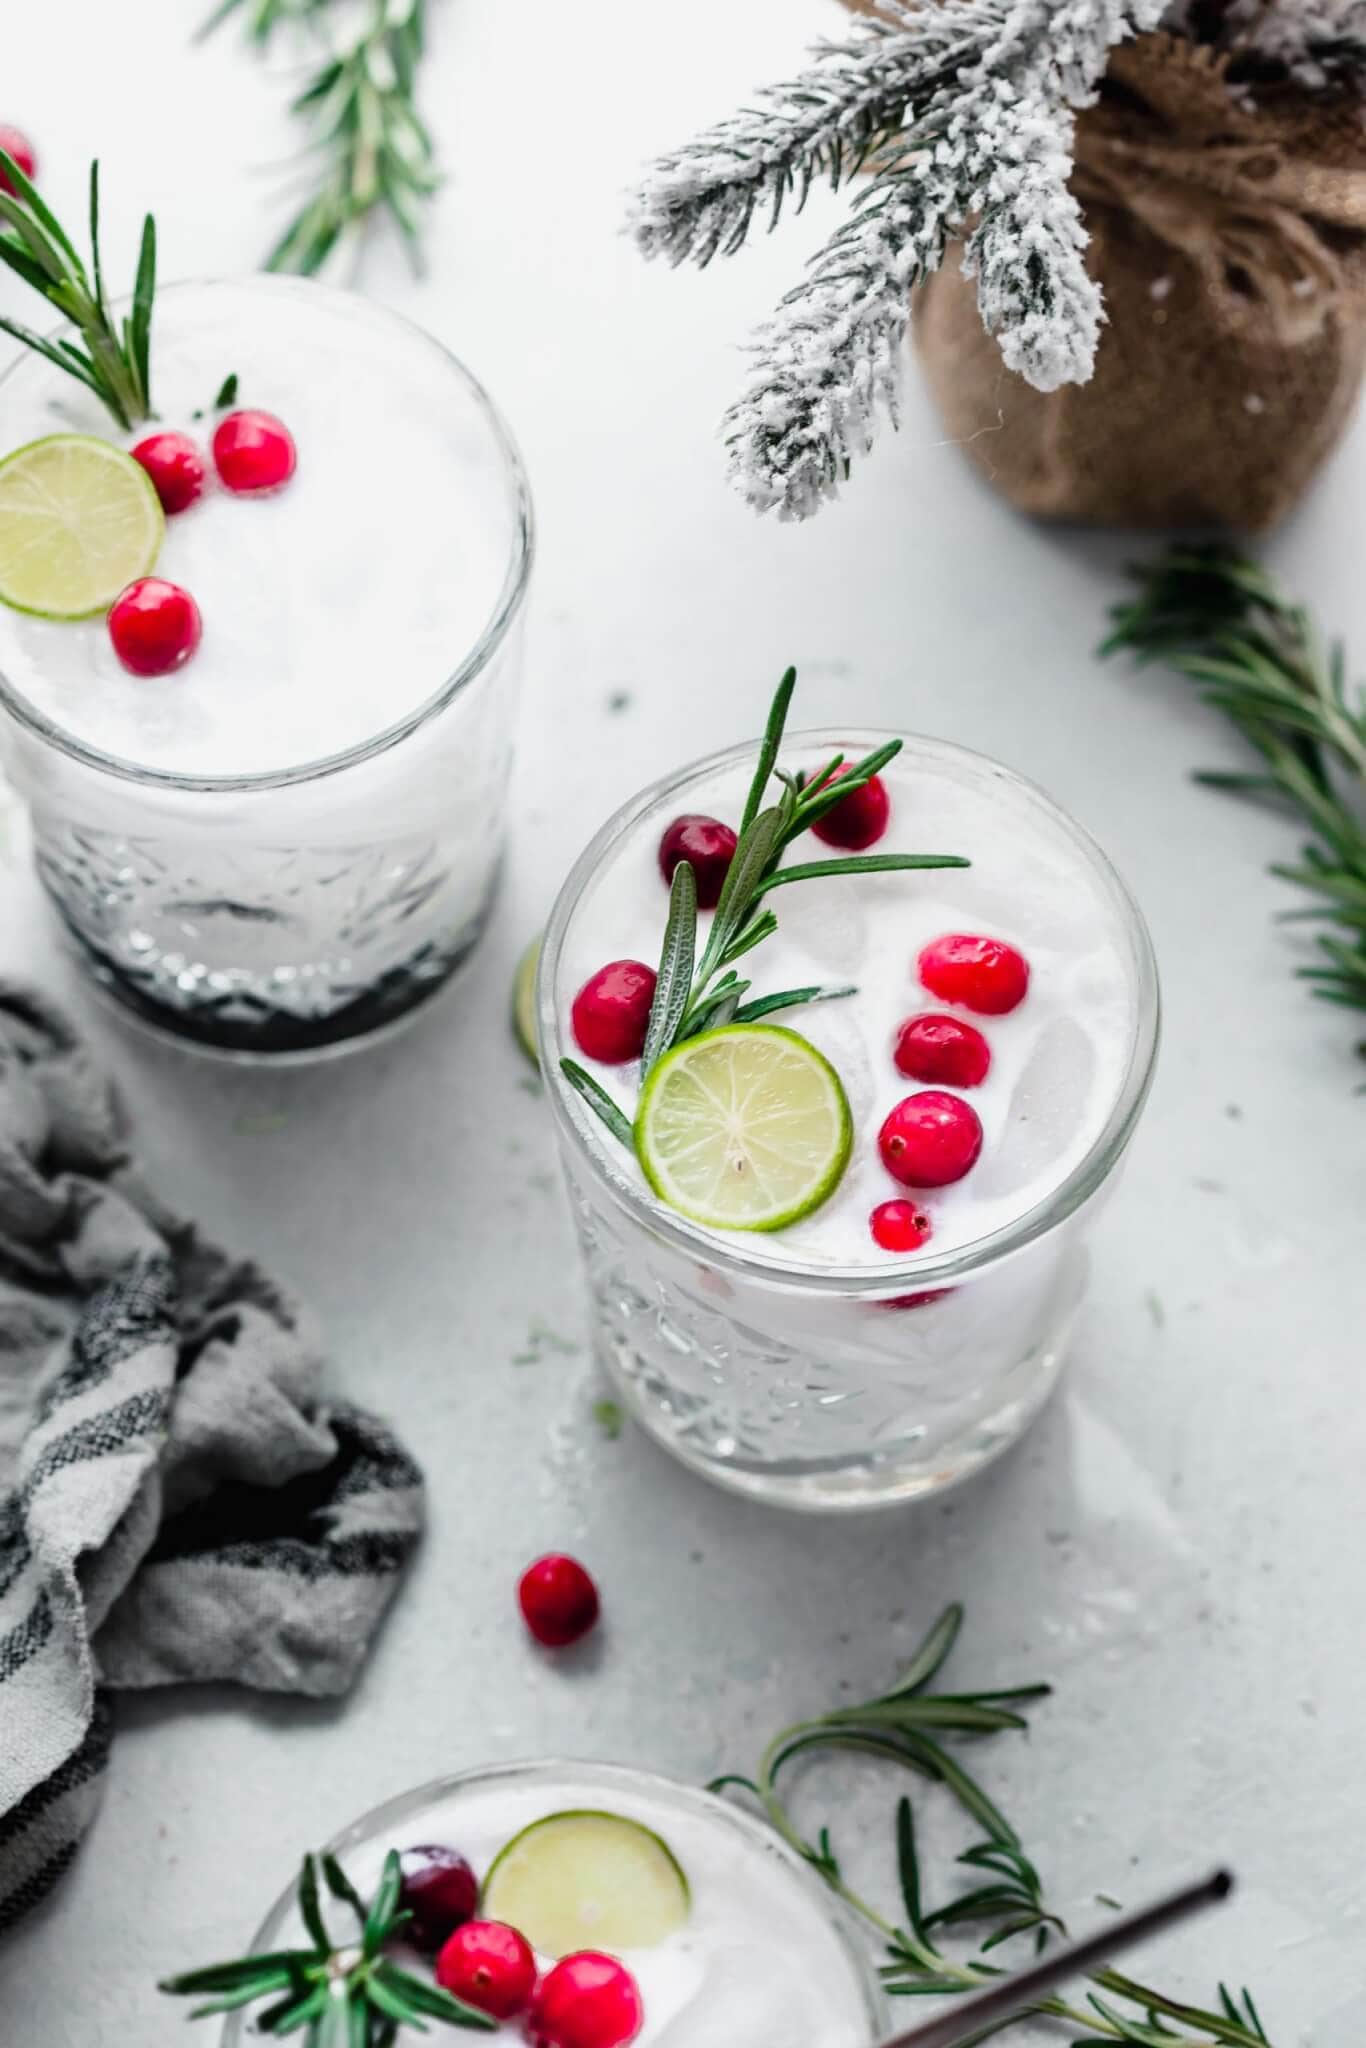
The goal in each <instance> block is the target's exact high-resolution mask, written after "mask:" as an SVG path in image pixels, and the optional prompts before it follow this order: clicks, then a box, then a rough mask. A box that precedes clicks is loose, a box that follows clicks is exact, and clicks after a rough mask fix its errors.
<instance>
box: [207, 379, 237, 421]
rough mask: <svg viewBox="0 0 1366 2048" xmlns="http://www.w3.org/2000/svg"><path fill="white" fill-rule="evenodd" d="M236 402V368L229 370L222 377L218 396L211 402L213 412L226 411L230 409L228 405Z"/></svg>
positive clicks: (230, 405)
mask: <svg viewBox="0 0 1366 2048" xmlns="http://www.w3.org/2000/svg"><path fill="white" fill-rule="evenodd" d="M236 403H237V372H236V370H231V371H229V373H228V375H227V376H226V377H225V378H224V379H223V382H222V384H221V385H220V386H219V389H218V396H217V398H215V400H214V402H213V409H214V411H215V412H227V411H228V410H229V409H230V407H232V406H234V405H236Z"/></svg>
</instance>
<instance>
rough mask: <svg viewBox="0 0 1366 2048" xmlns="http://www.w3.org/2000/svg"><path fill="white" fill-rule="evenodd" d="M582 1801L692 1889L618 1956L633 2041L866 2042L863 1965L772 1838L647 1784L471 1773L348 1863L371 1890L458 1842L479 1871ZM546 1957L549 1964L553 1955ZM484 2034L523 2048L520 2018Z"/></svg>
mask: <svg viewBox="0 0 1366 2048" xmlns="http://www.w3.org/2000/svg"><path fill="white" fill-rule="evenodd" d="M583 1809H588V1810H590V1811H602V1810H607V1811H610V1812H612V1813H617V1814H621V1815H622V1816H623V1817H624V1818H626V1819H629V1820H635V1821H639V1822H640V1823H641V1824H642V1825H644V1826H645V1827H648V1828H650V1829H652V1830H653V1831H654V1832H655V1833H656V1834H658V1835H659V1836H660V1837H661V1838H662V1839H663V1840H664V1841H666V1842H667V1843H668V1846H669V1848H670V1849H671V1850H672V1852H673V1854H674V1856H675V1857H676V1859H677V1861H678V1863H679V1864H680V1866H681V1868H682V1870H683V1872H684V1875H685V1876H686V1878H687V1880H688V1886H689V1890H690V1893H691V1910H690V1912H689V1915H688V1918H687V1920H686V1921H685V1922H684V1924H683V1926H682V1927H681V1928H679V1929H678V1930H677V1932H675V1933H673V1934H671V1935H669V1936H667V1937H666V1938H665V1940H664V1941H662V1942H661V1943H659V1944H658V1945H657V1946H656V1947H654V1948H649V1949H627V1950H623V1951H621V1952H620V1958H619V1959H620V1960H621V1961H622V1962H624V1963H625V1964H626V1966H627V1968H628V1969H629V1970H630V1971H631V1974H632V1975H633V1976H634V1978H635V1980H636V1982H637V1984H638V1985H639V1987H640V1994H641V1999H642V2002H643V2004H644V2007H645V2025H644V2028H643V2029H642V2031H641V2033H640V2034H639V2036H638V2037H637V2048H739V2044H740V2043H743V2044H744V2048H792V2043H793V2041H794V2040H795V2039H796V2038H797V2035H798V2034H799V2035H800V2038H801V2041H802V2043H803V2048H861V2044H863V2043H865V2042H866V2041H867V2038H868V2017H867V2008H866V2003H865V1999H864V1994H863V1991H862V1986H861V1983H860V1980H859V1976H858V1973H857V1970H856V1966H855V1964H854V1961H853V1959H852V1957H851V1955H850V1954H849V1952H848V1950H847V1949H846V1947H845V1946H844V1944H843V1943H842V1942H841V1941H840V1940H839V1939H838V1938H837V1936H836V1934H835V1931H834V1928H833V1926H832V1924H831V1919H830V1917H829V1916H828V1915H827V1913H826V1912H825V1911H823V1909H822V1905H821V1903H820V1902H819V1901H818V1899H816V1898H815V1897H813V1896H812V1893H811V1890H810V1889H809V1887H808V1886H807V1885H805V1884H803V1883H801V1882H799V1881H798V1880H797V1879H795V1878H794V1876H793V1873H792V1872H791V1870H790V1869H789V1868H788V1867H787V1865H786V1863H785V1862H784V1861H782V1860H781V1859H780V1857H779V1855H778V1854H777V1851H776V1847H775V1849H774V1850H773V1851H770V1850H768V1849H767V1848H766V1847H765V1846H764V1845H763V1844H762V1843H761V1842H760V1841H756V1840H754V1839H753V1838H751V1837H750V1836H749V1835H748V1834H747V1833H741V1832H740V1831H739V1830H738V1829H736V1828H734V1827H731V1826H730V1825H728V1824H727V1822H726V1820H725V1818H724V1816H721V1815H716V1814H713V1813H710V1812H708V1811H707V1810H706V1809H705V1808H704V1807H701V1806H700V1805H698V1804H695V1803H693V1802H692V1801H691V1800H689V1801H688V1802H687V1803H684V1802H682V1801H679V1802H678V1803H675V1801H674V1799H672V1798H669V1797H667V1795H666V1796H664V1797H661V1798H659V1799H652V1798H651V1797H650V1796H649V1793H648V1791H647V1790H646V1789H644V1788H641V1789H636V1788H635V1787H631V1788H629V1789H628V1788H626V1787H624V1786H622V1787H618V1786H616V1785H612V1786H611V1787H610V1788H608V1787H605V1786H604V1784H603V1782H602V1781H601V1780H600V1779H596V1778H594V1777H592V1776H591V1775H590V1776H586V1777H585V1779H584V1781H583V1782H582V1783H580V1782H576V1781H575V1780H574V1779H573V1778H572V1777H571V1776H568V1775H567V1776H566V1778H565V1780H564V1781H563V1782H562V1783H556V1784H555V1785H553V1786H547V1785H546V1784H544V1783H524V1784H517V1783H509V1782H507V1781H500V1780H499V1779H497V1778H494V1779H491V1780H490V1781H489V1782H488V1783H486V1784H481V1783H479V1782H478V1781H477V1780H475V1781H473V1782H472V1783H470V1784H469V1785H466V1786H463V1787H461V1788H459V1789H457V1790H456V1791H455V1792H453V1793H452V1794H450V1795H449V1796H448V1797H447V1798H445V1799H438V1800H437V1801H434V1802H433V1804H432V1805H431V1806H430V1807H429V1808H428V1809H426V1810H425V1811H424V1812H421V1813H418V1814H415V1815H409V1816H405V1818H404V1820H403V1821H402V1822H401V1823H399V1824H395V1825H393V1826H391V1827H390V1828H389V1829H388V1831H387V1832H386V1833H385V1835H384V1837H383V1839H382V1840H381V1839H379V1838H378V1837H376V1838H373V1839H372V1840H371V1841H369V1842H368V1843H366V1844H365V1845H364V1846H363V1847H359V1848H356V1849H354V1850H347V1851H346V1852H345V1854H344V1856H343V1861H344V1863H345V1866H346V1870H347V1874H348V1875H349V1876H350V1877H351V1879H352V1881H353V1882H354V1883H355V1884H357V1885H358V1887H359V1889H360V1890H361V1891H362V1893H364V1894H366V1895H367V1896H368V1895H369V1893H370V1891H371V1890H372V1889H373V1887H374V1886H375V1884H376V1883H377V1882H378V1880H379V1874H380V1867H381V1864H382V1862H383V1858H384V1855H385V1852H386V1851H387V1850H388V1849H390V1848H396V1849H399V1850H402V1849H405V1848H410V1847H418V1846H421V1845H423V1844H440V1845H442V1846H445V1847H449V1848H452V1849H455V1850H457V1851H458V1852H459V1854H461V1855H462V1856H464V1857H466V1858H467V1859H468V1860H469V1862H470V1863H471V1864H472V1865H473V1866H474V1869H475V1872H476V1873H477V1875H478V1876H479V1877H480V1879H481V1880H482V1879H483V1878H484V1876H485V1875H486V1873H487V1871H488V1869H489V1867H490V1865H491V1864H492V1862H493V1860H494V1858H495V1856H496V1855H497V1854H498V1851H499V1850H500V1849H501V1848H502V1847H503V1846H504V1845H505V1844H506V1843H507V1842H509V1841H510V1840H511V1839H512V1837H513V1836H514V1835H516V1834H518V1833H520V1831H521V1830H522V1829H523V1828H525V1827H527V1826H529V1825H530V1824H531V1823H532V1822H533V1821H536V1820H542V1819H545V1818H546V1817H547V1816H548V1815H550V1814H552V1813H564V1812H570V1811H576V1810H583ZM832 1911H833V1908H832ZM272 1939H274V1936H272ZM405 1960H407V1959H406V1958H405ZM540 1960H541V1963H542V1967H543V1968H548V1967H549V1964H550V1961H551V1960H552V1959H551V1958H545V1957H543V1958H541V1959H540ZM794 2023H795V2029H796V2031H795V2032H794ZM483 2038H484V2039H485V2040H487V2041H489V2042H490V2043H499V2042H505V2041H506V2042H508V2043H512V2042H516V2043H518V2044H520V2048H525V2042H526V2033H525V2029H524V2027H523V2025H522V2023H521V2021H520V2020H516V2021H510V2022H507V2023H505V2024H504V2025H503V2026H501V2027H499V2028H497V2029H496V2030H495V2031H494V2032H493V2033H492V2034H486V2035H484V2036H483Z"/></svg>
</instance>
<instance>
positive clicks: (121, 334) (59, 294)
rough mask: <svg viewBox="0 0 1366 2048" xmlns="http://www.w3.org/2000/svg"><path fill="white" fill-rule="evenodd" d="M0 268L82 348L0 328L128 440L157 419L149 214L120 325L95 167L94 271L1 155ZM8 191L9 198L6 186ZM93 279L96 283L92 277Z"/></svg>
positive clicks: (12, 324)
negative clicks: (71, 331) (88, 399)
mask: <svg viewBox="0 0 1366 2048" xmlns="http://www.w3.org/2000/svg"><path fill="white" fill-rule="evenodd" d="M0 172H3V173H4V178H3V179H0V262H3V263H5V264H7V265H8V266H9V268H10V269H11V270H12V271H13V272H14V273H15V275H16V276H17V277H21V278H22V279H23V281H24V283H25V284H28V285H32V287H33V289H34V291H36V292H40V293H41V294H42V296H43V297H44V298H45V299H46V300H47V302H48V304H49V305H50V306H52V307H54V308H55V309H56V311H57V312H58V313H60V314H61V316H62V318H63V320H66V321H69V322H70V324H71V326H73V327H74V328H75V329H76V330H77V333H78V334H79V336H80V340H79V341H71V340H67V339H66V338H65V337H60V338H58V339H57V340H55V341H49V340H48V339H47V338H46V336H44V335H41V334H35V333H34V332H33V330H32V329H31V328H28V327H25V326H23V325H22V324H21V323H20V322H19V321H17V320H8V319H4V318H0V328H2V329H3V330H4V332H5V333H6V334H9V335H12V336H13V338H14V339H15V340H16V341H20V342H22V343H23V345H24V347H25V348H31V349H33V350H35V351H36V353H37V354H38V355H40V356H45V357H46V358H47V360H48V361H49V362H50V363H54V364H55V365H56V367H57V368H58V369H59V370H63V371H65V373H66V375H67V376H69V377H75V378H76V379H77V380H78V381H79V382H80V383H82V384H84V385H85V386H86V388H87V390H90V391H93V392H94V394H95V396H96V398H98V399H99V400H100V403H101V404H102V405H104V406H106V407H107V408H108V410H109V412H110V413H112V415H113V417H114V419H115V421H116V423H117V424H118V425H119V426H120V427H121V428H123V430H124V431H125V433H126V432H128V431H130V430H131V429H132V428H133V427H135V426H137V425H138V423H139V422H140V421H142V420H149V419H151V417H152V375H151V343H152V302H153V299H154V298H155V295H156V270H157V237H156V223H155V221H154V220H153V219H152V216H151V214H150V213H149V214H148V215H147V218H146V220H145V221H144V222H143V225H142V245H141V249H140V252H139V255H138V268H137V277H136V280H135V282H134V285H133V297H132V303H131V305H130V307H129V310H128V312H127V314H126V315H125V316H124V319H123V321H122V323H120V322H118V321H117V320H116V319H115V317H114V315H113V313H112V312H111V310H110V306H109V300H108V297H107V296H106V293H105V288H104V270H103V266H102V264H101V261H100V167H99V165H98V163H92V164H91V166H90V270H87V269H86V266H85V264H84V263H83V262H82V260H81V258H80V256H79V255H78V254H77V251H76V249H75V246H74V245H73V243H72V241H71V238H70V236H69V235H68V234H67V232H66V230H65V229H64V228H63V226H62V224H61V222H60V221H59V220H58V219H57V217H56V215H55V214H54V213H53V212H52V211H51V209H50V208H49V207H48V206H47V204H46V203H45V202H44V200H43V199H42V198H41V197H40V196H39V194H38V192H37V190H36V188H35V187H34V186H33V184H32V183H31V182H30V180H29V179H28V178H26V177H25V176H24V174H23V172H22V171H21V170H20V168H19V166H18V164H16V163H15V161H14V159H13V157H12V156H9V155H7V154H6V152H5V151H4V150H3V149H0ZM6 181H7V182H8V184H9V186H10V187H11V189H10V190H9V191H6V190H5V182H6ZM92 273H93V275H92Z"/></svg>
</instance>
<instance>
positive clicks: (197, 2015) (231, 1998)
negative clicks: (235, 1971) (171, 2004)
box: [158, 1969, 305, 2020]
mask: <svg viewBox="0 0 1366 2048" xmlns="http://www.w3.org/2000/svg"><path fill="white" fill-rule="evenodd" d="M304 1983H305V1979H304V1976H303V1973H302V1972H301V1971H299V1970H296V1969H290V1970H286V1969H278V1970H267V1971H264V1972H263V1973H262V1974H261V1975H260V1976H259V1977H252V1978H250V1979H249V1980H248V1981H247V1982H246V1983H244V1984H239V1985H238V1987H237V1989H236V1990H235V1991H224V1992H220V1993H219V1995H218V1997H216V1998H211V1999H209V2001H208V2002H207V2004H205V2005H197V2006H194V2007H193V2008H192V2009H191V2012H190V2018H191V2019H192V2020H202V2019H208V2018H210V2017H211V2016H212V2015H213V2014H215V2013H220V2012H236V2011H237V2010H238V2008H239V2007H240V2006H244V2005H254V2004H255V2003H256V2001H257V1999H258V1998H265V1997H266V1996H268V1994H269V1993H270V1992H272V1991H289V1992H290V1993H291V1996H293V1997H295V1998H297V1997H299V1996H300V1995H301V1993H302V1990H303V1988H304ZM158 1989H159V1990H162V1991H164V1990H166V1989H167V1986H166V1985H164V1984H162V1985H159V1986H158Z"/></svg>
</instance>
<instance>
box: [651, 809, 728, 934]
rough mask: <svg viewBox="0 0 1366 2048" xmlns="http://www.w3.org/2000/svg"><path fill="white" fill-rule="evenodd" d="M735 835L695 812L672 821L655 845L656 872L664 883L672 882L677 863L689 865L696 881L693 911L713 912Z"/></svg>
mask: <svg viewBox="0 0 1366 2048" xmlns="http://www.w3.org/2000/svg"><path fill="white" fill-rule="evenodd" d="M736 843H737V842H736V838H735V834H734V833H733V832H732V831H731V829H730V826H729V825H723V824H722V823H721V820H720V819H719V818H704V817H702V816H701V815H700V814H699V813H697V812H695V811H690V812H688V813H687V814H686V815H685V816H684V817H681V818H675V819H674V821H673V823H672V825H670V826H668V827H667V828H666V829H665V833H664V837H663V838H662V839H661V840H660V842H659V868H660V873H661V874H662V875H663V877H664V879H665V881H666V882H670V883H671V882H672V881H673V878H674V869H675V868H676V867H677V866H678V863H679V862H680V861H681V860H686V861H690V862H691V863H692V870H693V873H694V874H695V875H696V877H697V907H698V909H699V910H715V908H716V906H717V904H718V903H719V902H720V900H721V889H722V885H723V884H724V882H725V879H726V876H727V874H728V873H729V872H730V864H731V859H732V856H733V855H734V853H735V847H736Z"/></svg>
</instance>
